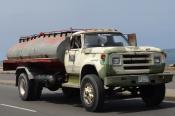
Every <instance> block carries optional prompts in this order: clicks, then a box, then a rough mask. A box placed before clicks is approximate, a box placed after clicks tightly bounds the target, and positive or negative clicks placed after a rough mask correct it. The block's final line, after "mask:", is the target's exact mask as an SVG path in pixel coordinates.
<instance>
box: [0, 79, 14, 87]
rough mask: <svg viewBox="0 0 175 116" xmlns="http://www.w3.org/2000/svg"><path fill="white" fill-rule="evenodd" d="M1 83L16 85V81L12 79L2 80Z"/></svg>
mask: <svg viewBox="0 0 175 116" xmlns="http://www.w3.org/2000/svg"><path fill="white" fill-rule="evenodd" d="M0 84H1V85H14V86H15V81H11V80H0Z"/></svg>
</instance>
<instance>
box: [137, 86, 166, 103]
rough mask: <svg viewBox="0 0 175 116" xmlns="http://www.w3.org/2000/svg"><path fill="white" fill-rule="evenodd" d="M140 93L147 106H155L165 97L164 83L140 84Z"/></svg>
mask: <svg viewBox="0 0 175 116" xmlns="http://www.w3.org/2000/svg"><path fill="white" fill-rule="evenodd" d="M140 95H141V97H142V99H143V101H144V102H145V103H146V105H147V106H157V105H159V104H160V103H161V102H162V101H163V99H164V97H165V84H158V85H144V86H141V87H140Z"/></svg>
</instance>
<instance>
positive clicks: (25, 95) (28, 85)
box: [18, 73, 42, 101]
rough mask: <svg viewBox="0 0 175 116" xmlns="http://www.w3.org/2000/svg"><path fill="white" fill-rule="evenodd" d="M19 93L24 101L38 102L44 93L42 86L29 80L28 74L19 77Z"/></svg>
mask: <svg viewBox="0 0 175 116" xmlns="http://www.w3.org/2000/svg"><path fill="white" fill-rule="evenodd" d="M18 91H19V96H20V98H21V99H22V100H24V101H28V100H37V99H39V98H40V96H41V93H42V86H40V85H39V83H36V82H35V81H34V80H29V79H28V77H27V74H26V73H21V74H20V75H19V77H18Z"/></svg>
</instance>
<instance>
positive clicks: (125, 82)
mask: <svg viewBox="0 0 175 116" xmlns="http://www.w3.org/2000/svg"><path fill="white" fill-rule="evenodd" d="M172 79H173V74H171V73H159V74H143V75H119V76H109V77H105V78H104V84H105V85H106V86H114V87H118V86H139V85H155V84H160V83H168V82H171V81H172Z"/></svg>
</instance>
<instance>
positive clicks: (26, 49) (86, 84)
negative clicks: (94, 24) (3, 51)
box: [3, 29, 173, 112]
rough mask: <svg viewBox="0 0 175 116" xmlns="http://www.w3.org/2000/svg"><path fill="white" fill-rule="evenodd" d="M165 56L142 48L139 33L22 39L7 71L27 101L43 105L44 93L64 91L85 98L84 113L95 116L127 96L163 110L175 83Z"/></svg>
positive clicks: (85, 32)
mask: <svg viewBox="0 0 175 116" xmlns="http://www.w3.org/2000/svg"><path fill="white" fill-rule="evenodd" d="M165 56H166V55H165V53H164V52H163V51H162V50H161V49H159V48H156V47H149V46H137V40H136V34H134V33H133V34H123V33H122V32H119V31H118V30H115V29H71V30H62V31H54V32H42V33H39V34H35V35H31V36H25V37H21V38H20V39H19V43H17V44H16V45H14V46H12V47H11V48H10V49H9V50H8V53H7V59H5V60H4V61H3V69H4V70H5V71H7V70H16V86H17V87H18V91H19V96H20V98H21V99H22V100H24V101H29V100H37V99H39V98H40V96H41V94H42V89H43V88H44V87H45V88H48V89H49V90H51V91H56V90H58V89H62V91H63V93H64V95H66V96H70V97H72V96H76V95H77V96H78V95H79V96H80V99H81V102H82V105H83V107H84V108H85V109H86V110H87V111H91V112H95V111H100V110H102V109H103V105H104V101H105V100H106V99H107V98H109V97H112V96H114V95H117V94H118V93H123V92H126V91H127V93H130V95H131V96H137V97H141V98H142V100H143V101H144V103H145V104H146V105H147V106H157V105H159V104H160V103H161V102H162V101H163V99H164V97H165V83H168V82H171V81H172V77H173V74H171V73H165V72H164V68H165ZM117 98H118V97H115V99H117Z"/></svg>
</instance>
